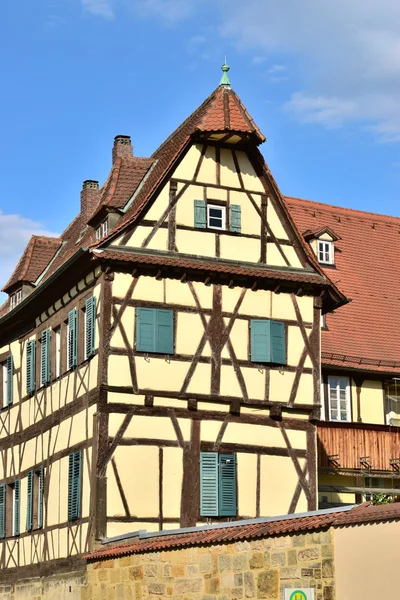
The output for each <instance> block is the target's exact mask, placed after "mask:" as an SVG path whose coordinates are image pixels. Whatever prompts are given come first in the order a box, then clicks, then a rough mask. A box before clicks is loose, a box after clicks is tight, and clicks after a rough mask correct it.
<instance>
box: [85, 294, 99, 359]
mask: <svg viewBox="0 0 400 600" xmlns="http://www.w3.org/2000/svg"><path fill="white" fill-rule="evenodd" d="M95 331H96V298H88V299H87V300H86V304H85V359H87V358H90V357H91V356H93V354H94V352H95V345H94V342H95V339H94V336H95Z"/></svg>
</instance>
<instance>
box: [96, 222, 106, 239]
mask: <svg viewBox="0 0 400 600" xmlns="http://www.w3.org/2000/svg"><path fill="white" fill-rule="evenodd" d="M107 233H108V219H106V220H105V221H103V222H102V223H100V225H99V226H98V228H97V229H96V241H98V240H101V238H103V237H105V236H106V235H107Z"/></svg>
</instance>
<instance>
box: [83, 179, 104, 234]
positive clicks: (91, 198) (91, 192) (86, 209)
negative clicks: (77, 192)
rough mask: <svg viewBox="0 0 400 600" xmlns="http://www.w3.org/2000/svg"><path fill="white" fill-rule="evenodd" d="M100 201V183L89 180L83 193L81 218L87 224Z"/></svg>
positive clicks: (85, 183)
mask: <svg viewBox="0 0 400 600" xmlns="http://www.w3.org/2000/svg"><path fill="white" fill-rule="evenodd" d="M99 200H100V190H99V182H98V181H93V180H92V179H87V180H86V181H84V182H83V185H82V191H81V218H82V220H83V221H84V223H87V222H88V220H89V218H90V216H91V215H92V213H93V212H94V209H95V208H96V206H97V205H98V203H99Z"/></svg>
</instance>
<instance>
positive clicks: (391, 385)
mask: <svg viewBox="0 0 400 600" xmlns="http://www.w3.org/2000/svg"><path fill="white" fill-rule="evenodd" d="M385 412H386V425H393V426H396V427H399V426H400V382H399V381H398V380H397V379H394V380H393V381H389V382H386V383H385Z"/></svg>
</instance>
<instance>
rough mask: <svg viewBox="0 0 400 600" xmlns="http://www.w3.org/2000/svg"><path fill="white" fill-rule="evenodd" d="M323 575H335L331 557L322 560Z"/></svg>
mask: <svg viewBox="0 0 400 600" xmlns="http://www.w3.org/2000/svg"><path fill="white" fill-rule="evenodd" d="M322 577H333V560H332V559H331V558H326V559H325V560H323V561H322Z"/></svg>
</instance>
